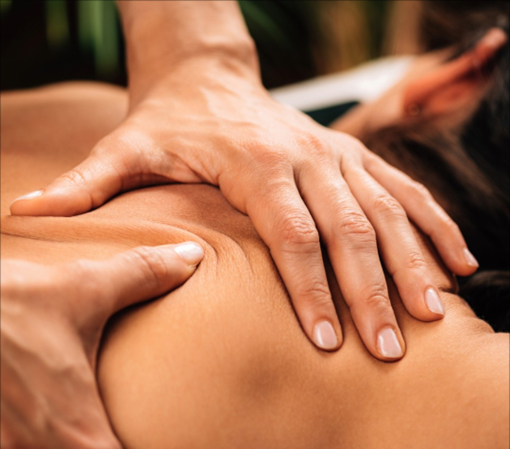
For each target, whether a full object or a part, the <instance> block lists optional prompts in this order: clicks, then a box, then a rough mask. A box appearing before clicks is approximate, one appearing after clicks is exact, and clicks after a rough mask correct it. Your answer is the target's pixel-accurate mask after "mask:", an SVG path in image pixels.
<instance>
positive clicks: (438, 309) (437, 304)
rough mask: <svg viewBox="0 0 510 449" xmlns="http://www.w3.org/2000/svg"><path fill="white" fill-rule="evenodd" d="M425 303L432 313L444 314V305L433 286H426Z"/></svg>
mask: <svg viewBox="0 0 510 449" xmlns="http://www.w3.org/2000/svg"><path fill="white" fill-rule="evenodd" d="M425 304H427V307H428V308H429V310H430V311H431V312H432V313H437V314H439V315H444V307H443V303H442V302H441V299H440V298H439V295H438V294H437V292H436V291H435V290H434V289H433V288H428V289H427V290H426V291H425Z"/></svg>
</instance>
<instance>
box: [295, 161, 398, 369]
mask: <svg viewBox="0 0 510 449" xmlns="http://www.w3.org/2000/svg"><path fill="white" fill-rule="evenodd" d="M299 178H300V183H299V187H300V191H301V192H302V194H303V197H304V198H305V201H306V204H307V205H308V206H309V208H310V211H311V212H312V215H313V217H314V219H315V222H316V223H317V226H318V228H319V231H320V234H321V236H322V238H323V240H324V241H325V243H326V245H327V248H328V254H329V258H330V259H331V264H332V265H333V269H334V271H335V275H336V278H337V279H338V282H339V287H340V290H341V292H342V295H343V297H344V299H345V302H346V303H347V305H348V306H349V308H350V311H351V315H352V319H353V321H354V324H355V325H356V328H357V329H358V332H359V334H360V337H361V339H362V340H363V342H364V344H365V346H366V347H367V349H368V350H369V351H370V353H371V354H372V355H373V356H374V357H376V358H378V359H380V360H385V361H390V360H397V359H399V358H401V357H402V356H403V355H404V339H403V337H402V334H401V332H400V329H399V327H398V324H397V320H396V318H395V314H394V312H393V309H392V307H391V303H390V300H389V296H388V289H387V286H386V280H385V277H384V272H383V269H382V267H381V262H380V260H379V255H378V251H377V244H376V239H375V233H374V230H373V228H372V226H371V225H370V223H369V222H368V220H367V218H366V217H365V215H364V214H363V211H362V210H361V208H360V207H359V205H358V204H357V202H356V200H355V199H354V198H353V196H352V194H351V192H350V190H349V187H348V186H347V184H346V183H345V181H344V180H343V179H342V177H341V173H340V172H339V170H338V169H335V168H334V162H332V163H331V165H330V166H329V168H328V169H325V168H324V167H322V168H321V169H319V168H313V169H307V170H306V171H304V170H303V172H302V173H300V174H299Z"/></svg>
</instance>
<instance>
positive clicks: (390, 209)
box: [372, 195, 406, 217]
mask: <svg viewBox="0 0 510 449" xmlns="http://www.w3.org/2000/svg"><path fill="white" fill-rule="evenodd" d="M372 207H373V209H374V211H375V212H377V213H380V214H383V215H393V216H395V215H396V216H398V217H405V216H406V213H405V212H404V209H403V207H402V206H401V205H400V203H399V202H398V201H397V200H396V199H395V198H393V197H392V196H389V195H378V196H376V197H375V198H374V200H373V203H372Z"/></svg>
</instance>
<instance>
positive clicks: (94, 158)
mask: <svg viewBox="0 0 510 449" xmlns="http://www.w3.org/2000/svg"><path fill="white" fill-rule="evenodd" d="M126 176H127V172H126V168H125V166H124V165H123V164H122V163H119V161H117V160H115V159H114V158H113V157H112V156H109V157H108V156H98V155H91V156H89V157H88V158H87V159H86V160H85V161H84V162H82V163H81V164H79V165H78V166H76V167H75V168H74V169H72V170H70V171H68V172H67V173H64V174H63V175H61V176H59V177H58V178H57V179H55V180H54V181H53V182H52V183H51V184H50V185H49V186H47V187H46V188H45V189H44V190H38V191H36V192H31V193H29V194H27V195H23V196H21V197H19V198H17V199H16V200H14V202H13V203H12V204H11V208H10V209H11V213H12V215H51V216H72V215H76V214H81V213H84V212H88V211H89V210H92V209H94V208H96V207H98V206H100V205H101V204H103V203H105V202H106V201H107V200H108V199H109V198H111V197H112V196H114V195H115V194H117V193H118V192H120V191H122V190H124V178H125V177H126Z"/></svg>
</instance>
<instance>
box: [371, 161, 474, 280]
mask: <svg viewBox="0 0 510 449" xmlns="http://www.w3.org/2000/svg"><path fill="white" fill-rule="evenodd" d="M365 168H366V170H367V171H368V172H369V173H370V174H371V175H372V176H373V178H374V179H375V180H376V181H377V182H379V183H380V184H381V185H382V186H383V187H384V188H385V189H386V190H387V191H388V193H389V194H390V195H391V196H393V197H394V198H395V199H396V200H397V201H398V202H399V203H400V204H401V205H402V207H403V208H404V209H405V211H406V213H407V215H408V217H409V218H410V219H411V220H412V221H413V222H414V223H416V225H417V226H418V227H419V228H420V229H421V230H422V231H423V232H424V233H425V234H427V235H428V236H429V237H430V238H431V239H432V242H433V243H434V245H435V247H436V248H437V250H438V252H439V254H440V256H441V258H442V259H443V261H444V262H445V264H446V266H447V267H448V268H449V269H450V270H452V271H453V272H454V273H455V274H458V275H460V276H468V275H470V274H472V273H474V272H475V271H476V269H477V268H478V262H477V261H476V259H475V258H474V256H473V255H472V254H471V252H470V251H469V250H468V248H467V245H466V242H465V240H464V237H463V236H462V233H461V232H460V229H459V227H458V226H457V225H456V224H455V222H454V221H453V220H452V219H451V218H450V217H449V216H448V214H447V213H446V212H445V211H444V209H443V208H442V207H441V206H440V205H439V204H438V203H437V202H436V201H435V200H434V198H433V197H432V195H431V194H430V192H429V191H428V190H427V189H426V188H425V187H424V186H423V185H422V184H420V183H418V182H416V181H413V180H412V179H411V178H410V177H409V176H407V175H406V174H404V173H402V172H401V171H399V170H397V169H396V168H394V167H392V166H391V165H389V164H387V163H386V162H384V161H383V160H382V159H381V158H379V157H377V156H375V155H372V156H371V157H369V158H366V160H365Z"/></svg>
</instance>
